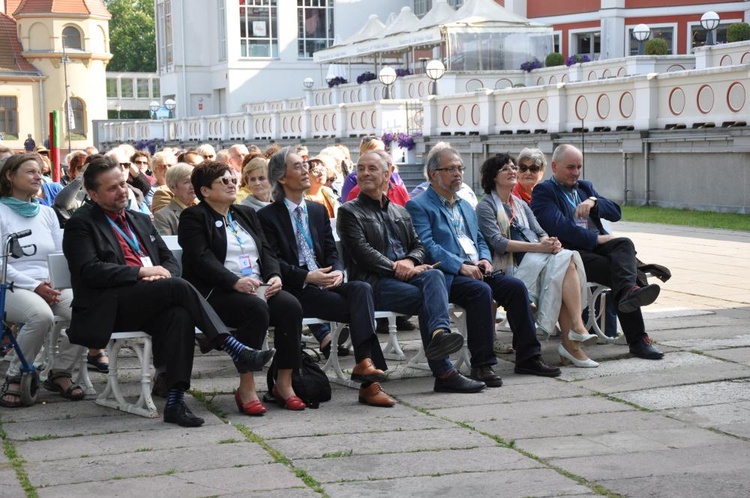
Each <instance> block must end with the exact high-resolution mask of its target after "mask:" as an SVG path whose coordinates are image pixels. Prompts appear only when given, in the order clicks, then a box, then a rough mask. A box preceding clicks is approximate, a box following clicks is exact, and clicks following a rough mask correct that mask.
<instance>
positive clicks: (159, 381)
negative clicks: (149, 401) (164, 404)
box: [151, 372, 169, 398]
mask: <svg viewBox="0 0 750 498" xmlns="http://www.w3.org/2000/svg"><path fill="white" fill-rule="evenodd" d="M168 394H169V388H168V387H167V374H166V372H162V373H160V374H159V375H157V376H156V378H154V387H153V388H152V389H151V396H156V397H157V398H166V397H167V395H168Z"/></svg>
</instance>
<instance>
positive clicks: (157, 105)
mask: <svg viewBox="0 0 750 498" xmlns="http://www.w3.org/2000/svg"><path fill="white" fill-rule="evenodd" d="M160 108H161V104H160V103H159V102H157V101H156V100H152V101H151V102H149V104H148V109H149V111H151V119H156V112H157V111H158V110H159V109H160Z"/></svg>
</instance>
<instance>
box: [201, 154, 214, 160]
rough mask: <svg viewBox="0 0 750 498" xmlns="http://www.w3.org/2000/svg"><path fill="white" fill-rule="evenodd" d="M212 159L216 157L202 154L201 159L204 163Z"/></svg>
mask: <svg viewBox="0 0 750 498" xmlns="http://www.w3.org/2000/svg"><path fill="white" fill-rule="evenodd" d="M214 157H216V156H214V155H213V154H203V159H205V160H206V161H208V160H209V159H213V158H214Z"/></svg>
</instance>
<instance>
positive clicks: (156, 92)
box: [151, 78, 161, 98]
mask: <svg viewBox="0 0 750 498" xmlns="http://www.w3.org/2000/svg"><path fill="white" fill-rule="evenodd" d="M151 91H152V92H153V95H152V97H154V98H158V97H159V96H161V82H160V81H159V80H158V79H156V78H154V79H152V80H151Z"/></svg>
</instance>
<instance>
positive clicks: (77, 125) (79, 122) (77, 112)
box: [68, 97, 86, 138]
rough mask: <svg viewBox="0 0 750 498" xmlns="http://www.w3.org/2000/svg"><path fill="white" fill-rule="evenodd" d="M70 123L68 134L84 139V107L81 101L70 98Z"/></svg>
mask: <svg viewBox="0 0 750 498" xmlns="http://www.w3.org/2000/svg"><path fill="white" fill-rule="evenodd" d="M70 113H71V118H72V119H71V122H70V123H68V124H69V125H70V128H69V129H70V132H71V133H72V134H75V135H81V136H82V137H84V138H85V137H86V105H85V104H84V103H83V100H81V99H79V98H76V97H71V99H70Z"/></svg>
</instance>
